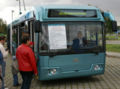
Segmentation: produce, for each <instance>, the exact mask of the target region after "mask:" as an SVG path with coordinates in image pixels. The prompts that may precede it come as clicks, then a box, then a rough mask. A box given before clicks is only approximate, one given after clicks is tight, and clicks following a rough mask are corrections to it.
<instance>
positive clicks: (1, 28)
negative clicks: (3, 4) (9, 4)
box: [0, 18, 7, 34]
mask: <svg viewBox="0 0 120 89" xmlns="http://www.w3.org/2000/svg"><path fill="white" fill-rule="evenodd" d="M1 33H2V34H7V23H6V21H3V20H2V19H1V18H0V34H1Z"/></svg>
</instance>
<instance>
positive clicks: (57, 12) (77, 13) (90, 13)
mask: <svg viewBox="0 0 120 89" xmlns="http://www.w3.org/2000/svg"><path fill="white" fill-rule="evenodd" d="M48 17H49V18H50V17H52V18H54V17H65V18H67V17H68V18H69V17H79V18H90V17H97V13H96V10H82V9H49V10H48Z"/></svg>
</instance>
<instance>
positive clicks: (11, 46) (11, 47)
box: [10, 10, 14, 54]
mask: <svg viewBox="0 0 120 89" xmlns="http://www.w3.org/2000/svg"><path fill="white" fill-rule="evenodd" d="M13 13H14V10H12V11H11V26H10V52H11V54H12V21H13Z"/></svg>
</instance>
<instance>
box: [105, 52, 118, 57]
mask: <svg viewBox="0 0 120 89" xmlns="http://www.w3.org/2000/svg"><path fill="white" fill-rule="evenodd" d="M106 56H107V57H116V58H120V53H115V52H106Z"/></svg>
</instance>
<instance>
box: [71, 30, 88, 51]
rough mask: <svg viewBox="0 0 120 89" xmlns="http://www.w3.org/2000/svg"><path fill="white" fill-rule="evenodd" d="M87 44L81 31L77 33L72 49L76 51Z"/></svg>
mask: <svg viewBox="0 0 120 89" xmlns="http://www.w3.org/2000/svg"><path fill="white" fill-rule="evenodd" d="M86 44H87V41H86V39H85V37H83V34H82V32H81V31H78V33H77V37H76V38H75V39H74V40H73V44H72V49H74V50H78V49H80V48H81V47H83V46H85V45H86Z"/></svg>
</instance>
